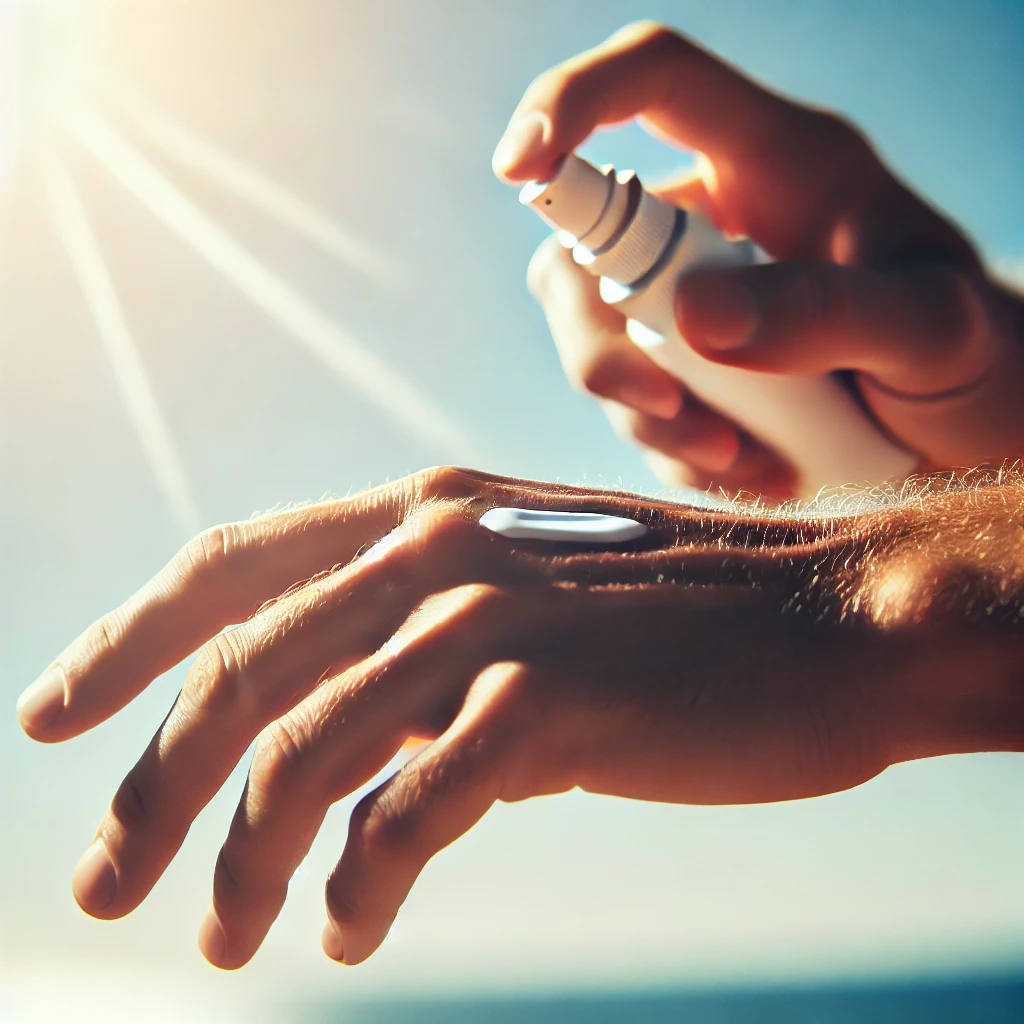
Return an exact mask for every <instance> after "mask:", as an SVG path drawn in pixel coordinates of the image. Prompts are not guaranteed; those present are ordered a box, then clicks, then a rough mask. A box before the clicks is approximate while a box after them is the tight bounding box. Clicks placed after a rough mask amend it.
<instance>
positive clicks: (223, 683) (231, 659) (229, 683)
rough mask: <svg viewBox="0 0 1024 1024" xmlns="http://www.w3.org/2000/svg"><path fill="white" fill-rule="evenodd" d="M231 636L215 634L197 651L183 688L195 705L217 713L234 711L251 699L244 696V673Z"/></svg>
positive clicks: (191, 702)
mask: <svg viewBox="0 0 1024 1024" xmlns="http://www.w3.org/2000/svg"><path fill="white" fill-rule="evenodd" d="M231 636H232V634H230V633H223V634H221V635H219V636H215V637H214V638H213V639H212V640H209V641H207V642H206V643H205V644H203V646H202V647H201V648H200V650H199V653H198V654H197V655H196V660H195V662H193V664H192V667H191V669H189V672H188V675H187V676H186V677H185V685H184V687H183V688H182V695H183V696H184V697H185V698H186V699H187V701H188V703H189V704H190V706H191V707H193V708H196V709H199V708H201V709H202V710H203V711H205V712H210V713H213V714H218V713H234V712H236V711H238V710H239V708H240V707H241V706H244V705H246V704H247V703H248V702H247V701H245V700H243V697H244V690H245V686H244V675H243V671H242V665H241V659H240V658H239V656H238V652H237V651H236V649H235V644H236V641H234V640H232V639H231Z"/></svg>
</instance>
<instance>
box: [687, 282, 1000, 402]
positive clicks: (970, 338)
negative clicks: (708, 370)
mask: <svg viewBox="0 0 1024 1024" xmlns="http://www.w3.org/2000/svg"><path fill="white" fill-rule="evenodd" d="M676 313H677V319H678V322H679V327H680V331H681V333H682V334H683V336H684V337H685V338H686V340H687V341H688V342H689V343H690V344H691V345H692V346H693V347H694V348H695V349H696V350H697V351H698V352H699V353H701V354H702V355H704V356H706V357H707V358H709V359H714V360H715V361H717V362H723V363H728V364H729V365H731V366H742V367H745V368H748V369H755V370H764V371H767V372H770V373H787V374H789V373H793V374H808V375H814V374H821V373H827V372H829V371H831V370H836V369H853V370H859V371H861V372H863V373H867V374H870V375H871V376H872V377H874V378H876V379H877V380H878V381H880V382H881V383H882V384H884V385H885V386H887V387H889V388H893V389H896V390H899V391H901V392H908V393H911V394H915V395H927V394H931V393H939V392H944V391H948V390H951V389H954V388H959V387H962V386H964V385H966V384H969V383H971V382H973V381H975V380H977V379H978V378H979V377H981V376H982V375H984V374H985V373H987V372H988V371H989V370H990V369H991V367H992V364H993V361H994V358H995V352H994V338H995V337H996V332H995V331H994V330H993V329H992V325H991V324H990V323H989V317H988V311H987V307H986V304H985V303H984V302H983V300H982V299H981V297H980V296H979V294H978V292H977V290H976V287H975V284H974V282H973V279H972V278H971V277H970V276H968V275H967V274H966V273H964V272H961V271H959V270H956V269H953V268H951V267H935V266H930V267H929V266H924V267H914V268H908V269H901V270H888V271H881V270H872V269H868V268H865V267H844V266H839V265H837V264H834V263H776V264H770V265H767V266H757V267H744V268H742V269H734V270H722V271H699V272H697V273H694V274H691V275H689V276H688V277H686V278H685V279H684V280H683V282H682V283H681V285H680V287H679V291H678V297H677V306H676Z"/></svg>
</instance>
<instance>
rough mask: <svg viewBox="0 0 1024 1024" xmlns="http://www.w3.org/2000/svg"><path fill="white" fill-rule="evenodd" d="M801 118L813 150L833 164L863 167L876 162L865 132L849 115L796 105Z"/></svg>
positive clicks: (845, 166) (836, 165)
mask: <svg viewBox="0 0 1024 1024" xmlns="http://www.w3.org/2000/svg"><path fill="white" fill-rule="evenodd" d="M794 109H796V110H799V112H800V115H801V117H802V119H803V130H804V132H805V133H806V135H807V137H808V138H809V139H811V140H812V141H813V143H814V144H815V148H816V150H817V151H818V152H819V153H821V154H825V155H827V157H828V160H829V163H830V164H831V165H832V166H834V167H841V168H846V169H847V171H849V170H850V168H858V169H863V168H865V167H868V166H871V165H873V164H874V163H876V158H875V153H874V150H873V149H872V147H871V143H870V142H869V141H868V138H867V136H866V135H865V134H864V133H863V131H861V129H860V127H859V126H858V125H856V124H855V123H854V122H853V121H851V120H850V119H849V118H847V117H844V116H843V115H842V114H839V113H837V112H836V111H834V110H819V109H815V108H810V107H796V108H794Z"/></svg>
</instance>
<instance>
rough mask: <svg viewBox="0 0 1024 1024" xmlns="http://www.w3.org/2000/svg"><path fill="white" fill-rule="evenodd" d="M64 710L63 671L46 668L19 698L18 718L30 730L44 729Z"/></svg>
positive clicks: (56, 668) (57, 667)
mask: <svg viewBox="0 0 1024 1024" xmlns="http://www.w3.org/2000/svg"><path fill="white" fill-rule="evenodd" d="M63 710H64V671H63V669H61V667H60V666H59V665H52V666H51V667H50V668H48V669H47V670H46V671H45V672H44V673H43V674H42V675H41V676H40V677H39V678H38V679H37V680H36V681H35V682H34V683H33V684H32V685H31V686H30V687H29V688H28V689H27V690H26V691H25V692H24V693H23V694H22V695H21V696H20V697H19V698H18V718H19V719H20V720H21V724H22V725H23V726H25V727H26V728H30V729H45V728H46V726H48V725H50V724H52V723H53V721H54V720H55V719H56V718H57V716H58V715H59V714H60V713H61V712H62V711H63Z"/></svg>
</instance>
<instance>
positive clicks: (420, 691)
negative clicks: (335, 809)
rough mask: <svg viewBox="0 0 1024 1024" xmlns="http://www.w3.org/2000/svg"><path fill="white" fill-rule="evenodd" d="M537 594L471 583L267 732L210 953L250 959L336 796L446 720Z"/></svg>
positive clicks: (231, 848) (228, 849)
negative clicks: (414, 734)
mask: <svg viewBox="0 0 1024 1024" xmlns="http://www.w3.org/2000/svg"><path fill="white" fill-rule="evenodd" d="M529 593H530V594H531V596H530V598H529V599H528V600H524V599H522V597H520V596H519V595H518V594H510V593H507V592H504V591H502V590H500V589H497V588H493V587H486V586H469V587H461V588H459V589H457V590H455V591H451V592H449V593H447V594H444V595H441V597H440V598H438V599H436V600H435V601H433V602H431V607H430V608H428V609H425V610H423V612H422V613H421V612H417V615H416V616H415V618H416V620H417V621H416V622H414V623H413V624H412V625H411V626H409V627H403V629H402V630H400V631H399V634H397V635H396V637H395V638H394V639H393V640H392V641H389V642H388V643H387V644H386V645H385V647H384V648H383V649H382V651H381V652H379V654H377V655H375V656H374V657H372V658H370V659H368V660H367V661H366V662H364V663H362V664H360V665H358V666H356V667H355V668H353V669H352V670H350V671H349V672H347V673H345V674H344V675H342V676H340V677H338V678H336V679H333V680H329V681H328V682H327V683H326V684H325V685H323V686H321V687H320V688H318V689H317V691H316V692H314V693H313V694H311V695H310V696H309V697H308V698H306V700H304V701H303V702H302V703H301V704H299V705H298V706H296V707H295V708H294V709H293V710H292V711H290V712H288V713H287V714H286V715H284V716H283V717H282V718H281V719H279V720H278V721H277V722H275V723H273V726H272V728H270V729H268V730H267V731H266V732H265V733H264V736H263V737H262V739H261V742H260V743H259V744H258V746H257V751H256V753H255V754H254V756H253V763H252V767H251V768H250V772H249V780H248V783H247V785H246V790H245V793H244V794H243V797H242V800H241V802H240V804H239V807H238V810H237V812H236V814H235V817H234V820H233V821H232V824H231V830H230V833H229V834H228V838H227V841H226V842H225V844H224V847H223V849H222V850H221V854H220V857H219V858H218V862H217V871H216V874H215V877H214V891H213V906H212V907H211V910H210V912H209V914H208V916H207V919H206V921H205V922H204V924H203V927H202V929H201V930H200V948H201V949H202V950H203V952H204V954H205V955H206V957H207V959H209V960H210V961H211V962H212V963H214V964H215V965H216V966H218V967H222V968H232V969H233V968H236V967H240V966H242V964H244V963H246V962H247V961H248V960H249V959H250V957H252V955H253V954H254V953H255V952H256V950H257V949H258V948H259V945H260V943H261V942H262V941H263V939H264V937H265V936H266V933H267V931H268V930H269V928H270V926H271V924H272V923H273V921H274V920H275V918H276V917H277V915H278V913H279V912H280V909H281V907H282V905H283V903H284V898H285V894H286V892H287V888H288V881H289V879H290V878H291V876H292V874H293V873H294V871H295V869H296V868H297V867H298V865H299V864H300V863H301V861H302V859H303V858H304V857H305V855H306V853H307V852H308V850H309V847H310V845H311V843H312V841H313V839H314V837H315V836H316V833H317V831H318V830H319V828H320V825H321V823H322V822H323V819H324V816H325V814H326V811H327V808H328V807H329V806H330V804H331V803H333V802H334V801H336V800H339V799H341V798H342V797H344V796H346V795H348V794H349V793H351V792H352V791H353V790H354V789H356V788H357V787H358V786H361V785H363V784H364V783H365V782H366V781H367V780H368V779H370V778H372V777H373V776H374V775H375V774H376V773H377V772H378V771H380V769H381V768H383V767H384V765H385V764H387V762H388V761H389V760H390V759H391V758H392V757H393V756H394V754H395V753H396V751H397V750H398V748H399V747H400V745H401V744H402V742H403V741H404V739H405V738H406V736H408V735H409V734H410V733H412V732H418V733H419V734H421V735H423V734H430V735H435V736H436V735H438V734H439V733H440V732H443V731H444V729H445V728H447V727H448V725H449V724H450V723H451V721H452V719H453V718H454V717H455V712H456V710H457V708H458V707H459V706H460V705H461V703H462V701H463V699H464V697H465V694H466V691H467V690H468V688H469V684H470V682H471V681H472V679H473V678H474V677H475V676H476V675H478V674H479V672H480V671H481V670H482V669H483V668H484V667H485V665H486V664H488V663H489V662H490V661H493V660H494V657H495V656H496V655H497V656H504V654H503V650H504V648H505V647H506V646H508V645H509V641H510V640H511V639H512V638H514V637H516V636H517V635H519V634H520V631H521V630H524V629H527V628H528V624H527V622H526V620H527V619H529V620H535V619H537V618H538V616H539V607H540V605H546V602H544V601H543V593H544V591H541V592H540V593H539V594H538V593H535V592H533V591H530V592H529ZM545 614H547V612H546V611H545Z"/></svg>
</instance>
